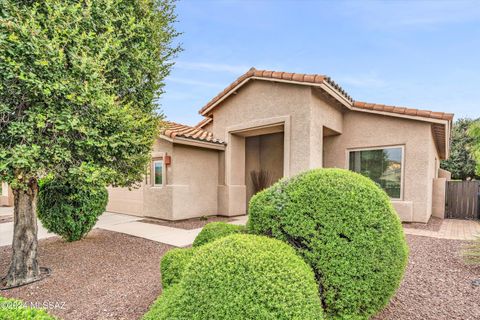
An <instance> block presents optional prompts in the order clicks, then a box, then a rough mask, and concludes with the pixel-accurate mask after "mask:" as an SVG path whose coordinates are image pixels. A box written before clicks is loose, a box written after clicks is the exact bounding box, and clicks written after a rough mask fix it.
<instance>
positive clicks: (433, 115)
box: [353, 101, 453, 120]
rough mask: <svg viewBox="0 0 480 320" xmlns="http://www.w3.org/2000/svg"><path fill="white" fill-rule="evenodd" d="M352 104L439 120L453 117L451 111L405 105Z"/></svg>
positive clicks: (368, 108) (364, 107)
mask: <svg viewBox="0 0 480 320" xmlns="http://www.w3.org/2000/svg"><path fill="white" fill-rule="evenodd" d="M353 106H354V107H355V108H360V109H366V110H374V111H383V112H389V113H397V114H404V115H408V116H417V117H424V118H432V119H440V120H452V119H453V113H445V112H434V111H429V110H419V109H411V108H405V107H396V106H387V105H384V104H377V103H368V102H361V101H354V102H353Z"/></svg>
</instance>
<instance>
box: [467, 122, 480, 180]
mask: <svg viewBox="0 0 480 320" xmlns="http://www.w3.org/2000/svg"><path fill="white" fill-rule="evenodd" d="M468 135H469V137H470V138H471V139H472V141H471V148H472V151H473V155H474V157H475V159H476V160H477V164H476V173H477V176H480V120H476V121H475V122H473V123H472V124H471V125H470V127H469V129H468Z"/></svg>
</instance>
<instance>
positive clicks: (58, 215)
mask: <svg viewBox="0 0 480 320" xmlns="http://www.w3.org/2000/svg"><path fill="white" fill-rule="evenodd" d="M107 202H108V192H107V189H106V188H105V187H103V186H98V185H94V184H92V185H90V184H86V183H82V182H80V181H75V182H72V183H69V182H67V181H61V180H53V179H48V180H45V181H42V183H41V184H40V189H39V193H38V201H37V214H38V218H39V219H40V220H41V221H42V224H43V226H44V227H45V228H46V229H47V230H48V231H49V232H53V233H56V234H58V235H59V236H61V237H62V238H63V239H65V240H66V241H77V240H80V239H82V238H83V237H84V236H85V235H86V234H87V233H88V232H89V231H90V230H92V228H93V226H94V225H95V223H96V222H97V220H98V217H99V216H100V215H101V214H102V213H103V212H104V211H105V208H106V206H107Z"/></svg>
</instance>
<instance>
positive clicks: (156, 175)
mask: <svg viewBox="0 0 480 320" xmlns="http://www.w3.org/2000/svg"><path fill="white" fill-rule="evenodd" d="M163 179H164V178H163V159H158V160H155V161H153V185H154V186H156V187H160V186H162V185H163Z"/></svg>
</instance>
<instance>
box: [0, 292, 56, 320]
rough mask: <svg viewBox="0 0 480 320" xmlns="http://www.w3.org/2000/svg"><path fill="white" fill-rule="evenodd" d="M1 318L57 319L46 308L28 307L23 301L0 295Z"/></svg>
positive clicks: (25, 319) (11, 319)
mask: <svg viewBox="0 0 480 320" xmlns="http://www.w3.org/2000/svg"><path fill="white" fill-rule="evenodd" d="M0 319H2V320H3V319H5V320H7V319H8V320H55V318H54V317H52V316H50V315H49V314H48V313H46V312H45V311H44V310H41V309H35V308H27V307H25V306H24V304H23V302H22V301H19V300H14V299H7V298H4V297H0Z"/></svg>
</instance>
